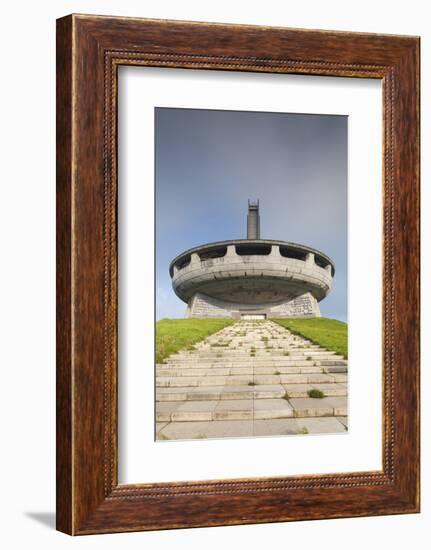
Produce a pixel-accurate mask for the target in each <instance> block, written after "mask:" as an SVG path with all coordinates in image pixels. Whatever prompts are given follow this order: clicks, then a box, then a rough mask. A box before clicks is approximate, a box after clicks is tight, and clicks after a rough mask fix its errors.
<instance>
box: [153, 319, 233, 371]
mask: <svg viewBox="0 0 431 550" xmlns="http://www.w3.org/2000/svg"><path fill="white" fill-rule="evenodd" d="M233 323H235V321H234V320H232V319H162V320H161V321H157V323H156V362H157V363H161V362H162V361H163V360H164V359H166V358H167V357H169V355H172V354H174V353H176V352H177V351H179V350H181V349H184V348H188V349H191V347H192V346H193V345H194V344H196V343H197V342H200V341H201V340H203V339H204V338H206V337H207V336H210V335H211V334H214V333H215V332H218V331H219V330H221V329H222V328H224V327H227V326H229V325H232V324H233Z"/></svg>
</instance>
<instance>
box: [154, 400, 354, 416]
mask: <svg viewBox="0 0 431 550" xmlns="http://www.w3.org/2000/svg"><path fill="white" fill-rule="evenodd" d="M316 401H317V402H318V403H316ZM346 414H347V405H346V399H345V398H329V397H327V398H323V399H310V398H293V399H289V400H287V399H262V400H255V401H254V400H253V399H247V400H243V401H235V400H226V401H202V402H190V401H186V402H181V401H180V402H166V403H161V404H160V405H159V407H158V409H157V413H156V421H157V422H208V421H220V420H269V419H276V418H309V417H325V416H345V415H346Z"/></svg>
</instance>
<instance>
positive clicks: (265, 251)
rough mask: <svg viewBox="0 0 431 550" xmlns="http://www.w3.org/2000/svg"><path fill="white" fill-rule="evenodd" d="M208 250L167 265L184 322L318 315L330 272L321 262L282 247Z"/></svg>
mask: <svg viewBox="0 0 431 550" xmlns="http://www.w3.org/2000/svg"><path fill="white" fill-rule="evenodd" d="M244 242H245V243H246V244H244ZM216 244H217V243H216ZM214 246H215V245H214V244H213V245H205V246H203V247H199V248H196V249H192V250H191V251H187V252H185V253H184V254H182V255H181V256H179V257H178V258H176V259H175V260H174V261H173V262H172V265H171V276H172V286H173V289H174V291H175V293H176V294H177V296H178V297H179V298H180V299H181V300H183V301H184V302H186V303H187V304H188V310H187V313H188V315H189V316H201V317H221V316H226V315H227V316H234V317H235V316H237V317H240V316H241V315H242V314H250V313H251V314H253V313H254V314H265V315H266V317H268V315H269V314H272V315H278V316H280V317H291V316H294V317H296V316H298V317H301V316H318V315H320V310H319V307H318V302H319V301H320V300H322V299H323V298H324V297H325V296H326V295H327V294H328V292H329V291H330V290H331V285H332V276H333V271H334V267H333V264H332V262H331V261H330V260H329V259H328V258H327V257H326V256H324V255H322V254H321V253H319V252H317V251H313V250H312V249H308V248H307V247H302V246H300V245H293V244H292V243H283V241H265V240H256V241H250V240H248V241H241V240H237V241H225V242H223V243H219V246H218V248H217V247H216V248H214ZM289 254H290V257H288V256H286V255H289ZM316 255H317V257H318V258H319V260H317V261H316Z"/></svg>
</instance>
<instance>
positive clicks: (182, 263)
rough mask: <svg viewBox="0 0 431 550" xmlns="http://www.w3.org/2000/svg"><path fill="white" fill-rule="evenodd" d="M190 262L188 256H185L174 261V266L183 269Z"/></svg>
mask: <svg viewBox="0 0 431 550" xmlns="http://www.w3.org/2000/svg"><path fill="white" fill-rule="evenodd" d="M189 263H190V256H185V257H184V258H181V259H180V260H178V262H177V263H176V266H177V268H178V269H183V268H184V267H187V266H188V265H189Z"/></svg>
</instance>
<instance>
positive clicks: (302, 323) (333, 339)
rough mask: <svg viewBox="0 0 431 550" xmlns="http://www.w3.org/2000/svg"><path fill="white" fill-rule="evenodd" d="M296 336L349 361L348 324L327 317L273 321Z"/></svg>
mask: <svg viewBox="0 0 431 550" xmlns="http://www.w3.org/2000/svg"><path fill="white" fill-rule="evenodd" d="M272 321H274V322H276V323H278V324H279V325H281V326H282V327H285V328H287V329H289V330H290V331H291V332H293V333H294V334H298V335H299V336H304V338H307V339H308V340H311V341H312V342H314V343H315V344H318V345H320V346H323V347H324V348H326V349H328V350H331V351H336V352H337V353H339V354H341V355H343V356H344V357H345V358H346V359H347V323H343V322H342V321H337V320H335V319H326V318H325V317H316V318H314V319H272Z"/></svg>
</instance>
